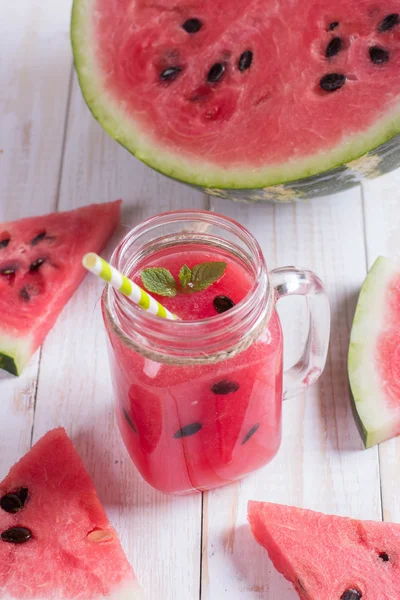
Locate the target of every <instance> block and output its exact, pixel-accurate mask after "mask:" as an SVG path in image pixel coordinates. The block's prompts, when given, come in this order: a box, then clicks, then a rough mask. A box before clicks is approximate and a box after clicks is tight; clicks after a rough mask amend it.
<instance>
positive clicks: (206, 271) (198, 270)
mask: <svg viewBox="0 0 400 600" xmlns="http://www.w3.org/2000/svg"><path fill="white" fill-rule="evenodd" d="M225 269H226V263H225V262H204V263H200V264H198V265H195V266H194V267H193V269H192V278H191V282H190V288H191V289H192V291H193V292H201V291H203V290H206V289H207V288H208V287H210V285H212V284H213V283H215V282H216V281H217V280H218V279H220V277H222V275H223V274H224V273H225Z"/></svg>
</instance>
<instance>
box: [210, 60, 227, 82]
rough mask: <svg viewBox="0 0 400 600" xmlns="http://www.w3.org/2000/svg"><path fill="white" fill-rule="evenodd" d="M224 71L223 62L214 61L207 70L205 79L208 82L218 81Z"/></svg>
mask: <svg viewBox="0 0 400 600" xmlns="http://www.w3.org/2000/svg"><path fill="white" fill-rule="evenodd" d="M224 73H225V65H224V63H215V65H213V66H212V67H211V69H210V70H209V71H208V75H207V81H208V82H209V83H218V81H219V80H220V79H221V77H222V75H223V74H224Z"/></svg>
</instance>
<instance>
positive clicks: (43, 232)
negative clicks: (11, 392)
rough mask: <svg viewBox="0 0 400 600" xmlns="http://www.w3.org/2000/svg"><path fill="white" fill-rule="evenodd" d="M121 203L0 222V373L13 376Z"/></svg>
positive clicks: (79, 275)
mask: <svg viewBox="0 0 400 600" xmlns="http://www.w3.org/2000/svg"><path fill="white" fill-rule="evenodd" d="M120 208H121V201H120V200H117V201H116V202H109V203H107V204H92V205H90V206H85V207H83V208H78V209H77V210H73V211H70V212H64V213H52V214H50V215H45V216H43V217H33V218H29V219H21V220H19V221H14V222H12V223H0V369H5V370H6V371H9V372H10V373H12V374H14V375H19V374H20V373H21V371H22V369H23V368H24V367H25V365H26V364H27V362H28V361H29V359H30V358H31V356H32V355H33V353H34V352H35V351H36V350H37V348H38V347H39V346H40V345H41V344H42V342H43V340H44V339H45V337H46V335H47V334H48V332H49V330H50V329H51V327H52V326H53V325H54V323H55V321H56V319H57V317H58V315H59V314H60V312H61V310H62V308H63V307H64V305H65V304H66V302H67V301H68V300H69V298H70V297H71V296H72V294H73V293H74V291H75V290H76V288H77V287H78V285H79V283H80V282H81V281H82V279H83V277H84V276H85V273H86V271H85V270H84V268H83V267H82V264H81V263H82V257H83V255H84V254H85V253H86V252H89V251H93V252H100V250H101V249H102V248H103V246H104V244H105V243H106V241H107V240H108V238H109V237H110V235H111V234H112V232H113V231H114V229H115V227H116V226H117V224H118V222H119V218H120Z"/></svg>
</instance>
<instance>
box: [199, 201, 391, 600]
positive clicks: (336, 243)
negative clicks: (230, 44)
mask: <svg viewBox="0 0 400 600" xmlns="http://www.w3.org/2000/svg"><path fill="white" fill-rule="evenodd" d="M213 208H215V210H217V211H218V212H222V213H223V214H226V215H229V216H230V217H233V218H235V219H237V220H239V221H240V222H241V223H243V224H244V225H245V226H247V227H248V228H249V229H250V230H251V231H252V232H253V233H254V234H255V235H256V236H257V238H258V240H259V241H260V243H261V245H262V248H263V251H264V253H265V256H266V257H267V262H269V264H270V266H273V267H275V266H278V265H279V266H283V265H285V264H293V263H294V264H297V265H301V266H306V267H309V268H311V269H313V270H315V271H316V272H317V273H318V274H319V275H320V277H321V278H322V279H323V281H324V282H325V284H326V287H327V291H328V294H329V297H330V302H331V308H332V335H331V346H330V352H329V356H328V362H327V367H326V370H325V372H324V374H323V376H322V377H321V379H320V381H319V382H318V383H317V384H316V385H315V386H313V387H312V388H311V389H310V390H309V391H308V392H307V394H306V395H305V396H303V397H302V396H300V397H297V398H294V399H292V400H289V401H287V402H286V403H285V405H284V411H283V442H282V447H281V450H280V452H279V453H278V455H277V457H276V458H275V459H274V461H273V462H272V463H271V464H270V465H268V466H267V467H265V468H264V469H262V470H261V471H260V472H258V473H256V474H254V475H253V476H251V477H249V478H248V479H246V480H244V481H243V482H241V483H238V484H234V485H232V486H229V487H226V488H222V489H220V490H216V491H213V492H211V493H209V494H207V497H206V500H205V513H204V531H203V541H204V547H203V565H204V570H203V598H205V599H207V600H214V598H218V599H219V598H221V599H223V598H230V599H231V598H232V599H235V600H236V599H237V600H242V599H245V600H255V599H260V598H263V599H268V600H276V599H277V598H279V599H280V600H295V599H296V598H297V595H296V594H295V593H294V591H293V590H292V588H291V586H290V585H289V584H288V583H287V582H286V581H285V580H284V579H283V578H282V577H280V576H279V575H278V574H277V573H276V572H275V570H274V569H273V568H272V567H271V564H270V563H269V561H268V560H267V557H266V554H265V552H264V551H263V550H262V549H261V548H259V547H258V546H257V545H256V543H255V542H254V540H253V539H252V536H251V534H250V531H249V528H248V526H247V524H246V505H247V501H248V500H250V499H255V500H265V501H272V502H281V503H284V504H294V505H297V506H303V507H305V508H311V509H314V510H320V511H323V512H327V513H334V514H341V515H347V516H354V517H359V518H370V519H374V518H376V519H379V518H380V489H379V465H378V455H377V450H376V449H371V450H368V451H365V450H363V447H362V443H361V440H360V437H359V435H358V432H357V430H356V427H355V424H354V421H353V417H352V414H351V408H350V403H349V394H348V385H347V374H346V360H347V348H348V338H349V331H350V326H351V321H352V317H353V312H354V308H355V300H356V294H357V291H358V289H359V286H360V284H361V282H362V280H363V278H364V274H365V247H364V234H363V212H362V202H361V194H360V190H356V191H355V190H352V191H351V192H346V193H343V194H340V195H337V196H335V197H332V198H324V199H320V200H318V201H314V202H310V203H305V204H297V205H291V206H246V205H233V204H229V203H227V202H225V201H221V200H218V201H215V202H213ZM288 316H289V315H288V311H285V313H284V314H282V318H283V319H286V318H287V317H288ZM288 332H289V338H288V339H290V342H289V344H290V346H291V352H293V350H292V348H293V344H294V343H299V342H300V338H301V331H300V328H299V327H297V326H296V323H293V322H292V325H291V327H289V329H288V328H287V327H285V334H286V335H287V334H288ZM287 362H288V361H287ZM366 490H368V491H366Z"/></svg>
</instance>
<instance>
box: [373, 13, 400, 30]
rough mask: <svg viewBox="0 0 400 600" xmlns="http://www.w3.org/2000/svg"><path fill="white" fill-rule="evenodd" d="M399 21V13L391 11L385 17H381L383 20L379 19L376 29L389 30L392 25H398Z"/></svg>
mask: <svg viewBox="0 0 400 600" xmlns="http://www.w3.org/2000/svg"><path fill="white" fill-rule="evenodd" d="M399 23H400V15H399V14H398V13H391V14H390V15H387V17H385V18H384V19H383V21H381V22H380V23H379V26H378V31H380V32H381V33H382V32H384V31H390V30H391V29H393V27H396V25H398V24H399Z"/></svg>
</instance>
